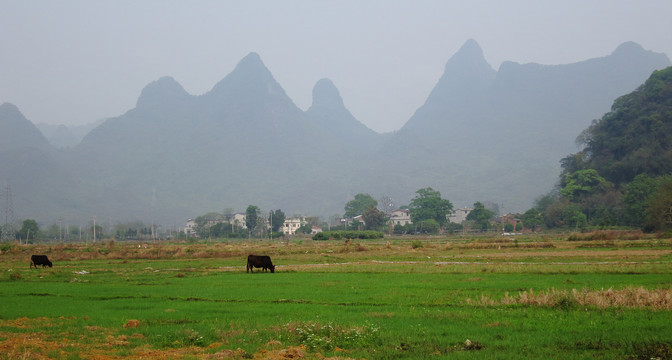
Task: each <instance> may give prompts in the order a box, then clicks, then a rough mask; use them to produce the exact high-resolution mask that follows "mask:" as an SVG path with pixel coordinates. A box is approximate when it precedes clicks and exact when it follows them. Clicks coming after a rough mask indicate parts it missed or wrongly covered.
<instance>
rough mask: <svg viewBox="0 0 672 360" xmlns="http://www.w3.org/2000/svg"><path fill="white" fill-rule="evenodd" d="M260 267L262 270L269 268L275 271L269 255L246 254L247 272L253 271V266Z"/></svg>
mask: <svg viewBox="0 0 672 360" xmlns="http://www.w3.org/2000/svg"><path fill="white" fill-rule="evenodd" d="M255 267H256V268H261V269H262V270H263V271H266V270H271V272H272V273H274V272H275V265H273V262H272V261H271V257H270V256H266V255H248V256H247V272H254V268H255Z"/></svg>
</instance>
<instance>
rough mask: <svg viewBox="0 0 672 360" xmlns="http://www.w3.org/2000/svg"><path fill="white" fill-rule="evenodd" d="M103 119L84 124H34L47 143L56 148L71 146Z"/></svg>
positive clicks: (77, 142)
mask: <svg viewBox="0 0 672 360" xmlns="http://www.w3.org/2000/svg"><path fill="white" fill-rule="evenodd" d="M103 121H104V119H103V120H98V121H95V122H92V123H90V124H85V125H63V124H60V125H55V124H44V123H42V124H35V125H36V126H37V128H38V129H40V131H41V132H42V134H43V135H44V137H45V138H47V140H49V143H51V145H53V146H54V147H56V148H59V149H64V148H71V147H74V146H76V145H77V144H79V142H80V141H82V139H83V138H84V136H86V134H88V133H89V132H90V131H91V130H93V129H94V128H96V127H97V126H98V125H100V124H102V123H103Z"/></svg>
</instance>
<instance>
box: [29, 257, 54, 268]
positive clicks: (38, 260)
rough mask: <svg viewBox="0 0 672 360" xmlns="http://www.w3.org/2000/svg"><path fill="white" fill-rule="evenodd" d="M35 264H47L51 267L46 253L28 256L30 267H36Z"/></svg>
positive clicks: (43, 265)
mask: <svg viewBox="0 0 672 360" xmlns="http://www.w3.org/2000/svg"><path fill="white" fill-rule="evenodd" d="M37 265H42V267H45V266H49V267H52V266H53V265H52V263H51V261H49V258H48V257H47V255H33V256H31V257H30V267H31V268H32V267H33V266H35V268H36V269H37Z"/></svg>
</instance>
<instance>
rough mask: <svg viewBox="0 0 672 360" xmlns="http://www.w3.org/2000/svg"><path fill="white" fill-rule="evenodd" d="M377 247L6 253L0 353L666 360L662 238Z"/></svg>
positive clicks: (43, 248)
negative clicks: (267, 269) (263, 259)
mask: <svg viewBox="0 0 672 360" xmlns="http://www.w3.org/2000/svg"><path fill="white" fill-rule="evenodd" d="M385 241H387V239H386V240H385ZM385 241H383V242H378V243H369V242H366V241H362V242H359V243H358V242H355V244H344V243H343V242H335V241H327V242H313V241H311V240H307V239H303V240H302V241H299V242H292V243H279V242H273V243H269V242H265V241H263V242H260V241H251V242H240V243H224V242H211V243H183V244H179V243H170V244H166V243H150V244H147V247H146V248H145V246H144V244H143V246H142V247H141V248H138V244H136V243H132V244H131V243H124V244H119V243H117V244H114V243H111V242H110V243H105V244H96V245H83V244H82V245H66V246H62V245H52V246H48V245H23V246H19V245H15V246H12V247H11V248H10V247H5V250H6V251H4V252H3V253H2V254H1V255H0V267H1V270H2V273H3V274H2V275H1V277H0V304H2V305H1V306H0V358H3V359H5V358H6V359H20V358H25V359H91V358H95V359H115V358H138V359H139V358H143V359H182V358H184V359H209V358H213V359H219V358H232V359H239V358H240V359H242V358H259V359H263V358H278V359H282V358H309V359H313V358H314V359H317V358H325V357H328V358H333V359H347V358H357V359H360V358H366V359H406V358H415V359H424V358H437V359H438V358H450V359H453V358H501V359H520V358H523V357H525V358H558V359H574V358H576V359H579V358H584V359H595V358H603V359H614V358H622V359H640V358H641V359H651V358H661V359H663V358H670V357H671V356H672V266H671V265H672V242H671V241H670V240H665V239H663V240H660V239H643V240H618V239H617V240H610V241H571V242H570V241H565V240H563V239H535V238H525V239H521V240H520V242H518V241H516V242H510V241H509V242H502V240H501V239H447V238H446V239H443V238H433V239H419V240H418V239H413V240H411V239H391V240H389V242H385ZM418 241H420V242H421V243H418ZM33 253H44V254H47V255H49V257H50V259H52V261H53V262H54V267H53V268H44V269H42V268H39V269H29V268H28V264H29V258H30V254H33ZM248 253H255V254H268V255H270V256H271V257H272V258H273V260H274V263H275V264H276V265H277V268H276V273H274V274H271V273H254V274H248V273H246V272H245V258H246V255H247V254H248Z"/></svg>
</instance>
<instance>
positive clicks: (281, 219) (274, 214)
mask: <svg viewBox="0 0 672 360" xmlns="http://www.w3.org/2000/svg"><path fill="white" fill-rule="evenodd" d="M268 220H269V221H270V223H271V231H273V232H278V230H279V229H280V228H281V227H282V225H283V224H284V223H285V213H284V212H282V210H280V209H278V210H272V211H271V214H270V215H269V217H268Z"/></svg>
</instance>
